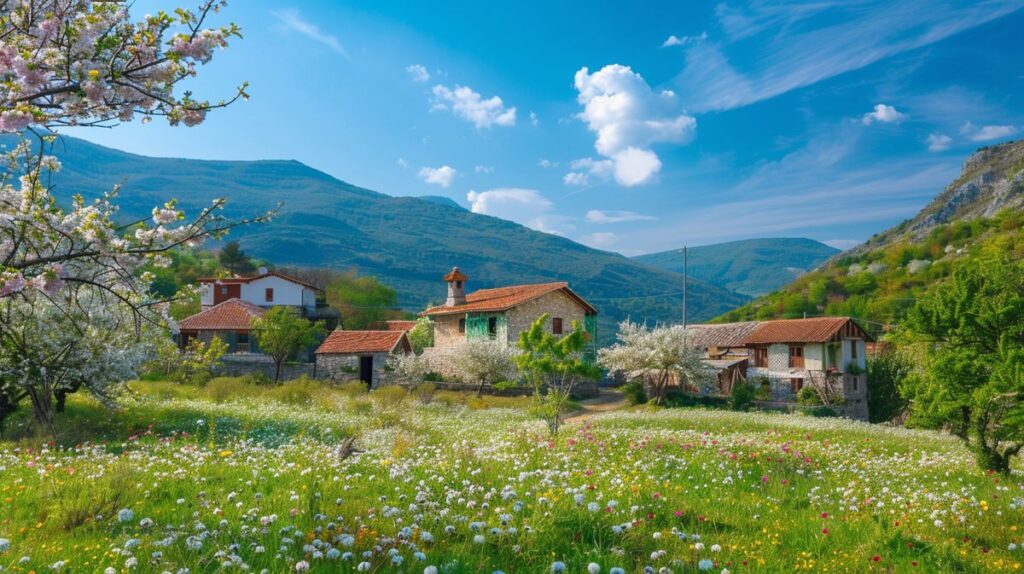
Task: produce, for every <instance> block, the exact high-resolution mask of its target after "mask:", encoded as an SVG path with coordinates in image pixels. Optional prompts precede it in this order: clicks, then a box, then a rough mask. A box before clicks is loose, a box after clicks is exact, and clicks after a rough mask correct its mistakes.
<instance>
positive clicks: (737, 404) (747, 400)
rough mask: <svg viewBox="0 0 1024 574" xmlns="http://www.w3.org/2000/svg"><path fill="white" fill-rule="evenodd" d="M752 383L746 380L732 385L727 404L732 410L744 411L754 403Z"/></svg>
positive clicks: (754, 392)
mask: <svg viewBox="0 0 1024 574" xmlns="http://www.w3.org/2000/svg"><path fill="white" fill-rule="evenodd" d="M755 394H756V391H755V390H754V385H752V384H750V383H748V382H747V381H740V382H737V383H736V384H734V385H733V386H732V393H731V395H730V397H729V406H730V407H732V410H734V411H745V410H747V409H749V408H750V405H751V404H753V403H754V395H755Z"/></svg>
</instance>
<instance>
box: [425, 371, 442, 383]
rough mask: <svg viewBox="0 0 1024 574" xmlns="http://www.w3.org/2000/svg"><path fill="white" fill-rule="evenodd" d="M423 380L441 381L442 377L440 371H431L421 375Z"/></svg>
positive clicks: (429, 381)
mask: <svg viewBox="0 0 1024 574" xmlns="http://www.w3.org/2000/svg"><path fill="white" fill-rule="evenodd" d="M423 380H424V381H427V382H428V383H443V382H444V377H442V376H441V374H440V373H435V372H433V371H431V372H429V373H427V374H425V375H423Z"/></svg>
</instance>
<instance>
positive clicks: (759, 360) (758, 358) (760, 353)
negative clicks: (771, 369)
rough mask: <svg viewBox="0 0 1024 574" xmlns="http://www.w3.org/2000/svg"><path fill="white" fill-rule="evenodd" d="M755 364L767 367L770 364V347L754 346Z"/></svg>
mask: <svg viewBox="0 0 1024 574" xmlns="http://www.w3.org/2000/svg"><path fill="white" fill-rule="evenodd" d="M754 366H755V367H767V366H768V348H767V347H755V348H754Z"/></svg>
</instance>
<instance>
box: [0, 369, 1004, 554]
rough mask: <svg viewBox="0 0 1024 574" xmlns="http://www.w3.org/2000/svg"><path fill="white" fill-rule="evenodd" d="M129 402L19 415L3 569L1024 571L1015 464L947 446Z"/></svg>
mask: <svg viewBox="0 0 1024 574" xmlns="http://www.w3.org/2000/svg"><path fill="white" fill-rule="evenodd" d="M211 387H212V388H211ZM227 387H231V388H233V389H234V392H236V393H237V398H235V397H224V396H223V394H222V393H223V391H224V389H225V388H227ZM130 388H131V389H133V393H132V395H131V397H125V398H124V399H123V400H122V409H121V410H120V411H118V412H117V413H109V412H107V411H104V410H103V409H101V408H100V407H98V406H97V405H95V404H94V403H93V402H91V401H90V400H88V399H86V398H84V397H79V396H76V397H73V399H72V400H71V402H70V403H69V405H68V412H67V413H65V415H63V417H62V418H61V420H60V424H59V427H58V429H57V437H56V439H55V440H54V441H52V442H50V441H43V440H40V439H34V438H33V437H31V436H26V435H27V433H26V432H25V431H19V429H23V428H24V426H23V425H22V424H20V423H19V422H18V421H15V424H14V425H12V428H10V429H9V431H8V432H9V436H8V437H7V438H6V439H5V440H4V441H0V538H6V539H9V540H10V549H9V550H8V551H7V552H5V553H0V566H2V567H4V568H6V569H7V570H8V571H10V572H30V571H35V572H39V573H42V572H49V571H50V567H51V566H52V565H54V564H55V563H57V562H58V561H64V562H65V564H64V565H63V571H64V572H103V571H104V570H105V569H107V568H113V571H114V572H127V571H131V572H164V571H169V572H178V571H180V569H181V568H188V569H189V571H190V572H192V573H196V572H215V571H221V570H225V569H226V570H237V569H239V566H237V565H236V566H231V567H227V568H225V567H222V566H221V564H223V563H226V562H236V563H238V564H245V565H247V566H248V568H249V569H250V570H251V571H253V572H260V571H262V570H266V571H268V572H274V573H278V572H295V571H296V567H297V565H300V563H301V562H302V561H305V562H306V563H308V564H309V565H310V570H311V571H316V572H355V571H356V567H357V564H358V563H359V562H361V561H363V560H366V561H367V562H369V563H370V567H371V570H370V571H372V572H410V573H413V572H415V573H420V572H423V571H424V568H426V567H428V566H431V565H433V566H436V567H438V569H439V570H440V571H442V572H466V573H469V572H485V573H488V572H493V571H495V570H499V569H500V570H502V571H504V572H548V571H550V568H551V565H552V563H553V562H555V561H561V562H564V563H565V564H566V566H567V572H569V573H582V572H586V571H587V565H588V564H589V563H591V562H593V563H596V564H598V565H600V566H601V568H602V570H601V571H602V572H609V570H610V569H611V568H613V567H621V568H624V569H625V571H626V572H631V573H632V572H641V571H643V568H644V567H645V566H648V565H649V566H652V567H654V569H655V571H657V570H659V569H661V568H667V569H669V570H670V571H671V572H676V573H680V572H695V571H698V565H699V563H700V561H701V560H710V561H712V568H711V571H713V572H721V571H722V570H723V569H728V570H729V571H730V572H734V573H738V572H794V571H810V572H979V573H980V572H999V571H1015V570H1017V569H1019V568H1020V567H1021V562H1022V560H1024V550H1013V551H1011V550H1010V549H1009V548H1010V545H1011V544H1020V543H1021V542H1022V541H1021V536H1022V531H1021V530H1020V528H1021V525H1024V509H1022V508H1024V489H1022V481H1021V475H1020V474H1019V472H1018V474H1016V475H1014V476H1011V477H1008V478H1007V477H999V476H995V475H987V474H985V473H983V472H981V471H979V470H978V469H977V468H976V467H975V466H974V463H973V461H972V458H971V456H970V453H968V452H967V451H966V450H965V449H964V448H963V447H962V446H961V445H960V444H959V443H958V442H957V441H955V440H954V439H951V438H950V437H948V436H944V435H941V434H938V433H932V432H924V431H908V430H903V429H896V428H889V427H877V426H875V427H873V426H869V425H866V424H861V423H854V422H849V421H842V420H836V419H814V418H811V417H805V416H799V415H783V414H769V413H735V412H729V411H714V410H703V409H655V408H651V407H636V408H633V409H629V410H626V411H618V412H614V413H608V414H603V415H597V416H593V417H590V418H588V419H586V420H584V421H581V422H573V423H571V424H569V425H568V426H567V427H565V429H564V431H563V433H562V434H561V435H560V436H559V437H558V438H557V439H556V440H551V439H549V437H548V436H547V435H546V433H545V432H544V424H543V423H542V422H540V421H536V420H534V419H532V418H531V417H530V415H529V414H528V412H527V410H526V409H525V408H523V407H524V406H525V402H524V401H523V399H502V400H500V401H498V400H490V401H489V400H486V399H485V400H482V401H477V400H476V399H475V398H474V397H472V396H471V395H456V394H454V393H437V394H435V396H434V397H433V399H434V400H432V401H430V402H429V403H424V402H423V401H421V400H420V399H419V398H418V397H417V396H416V395H410V396H406V395H405V394H404V393H402V392H397V391H394V390H389V391H387V392H374V393H370V394H366V393H363V392H359V391H358V390H357V389H355V388H354V387H351V386H350V387H348V388H344V389H342V388H333V387H324V386H321V385H318V384H316V383H311V382H308V381H300V382H297V383H293V388H291V389H290V390H288V391H287V392H286V391H281V390H279V389H277V388H265V387H250V386H246V385H244V384H241V383H239V382H222V383H216V384H211V385H210V386H207V387H206V388H203V389H198V388H192V387H181V386H177V385H173V384H169V383H132V384H131V385H130ZM218 389H219V390H218ZM300 391H301V392H300ZM214 396H216V400H214V398H212V397H214ZM348 437H354V438H355V448H356V451H355V454H353V455H352V456H348V457H346V456H344V447H343V445H344V444H345V440H346V439H347V438H348ZM122 509H127V510H130V511H131V517H130V519H126V520H124V521H121V520H119V518H118V513H119V511H121V510H122ZM123 516H124V517H125V518H128V516H127V513H123ZM936 521H941V522H936ZM623 525H628V527H626V528H623ZM449 527H450V528H449ZM492 529H498V530H497V531H492ZM684 534H685V538H684V537H683V535H684ZM694 535H697V536H699V540H697V539H695V538H694ZM475 536H482V537H483V539H482V540H480V541H478V542H477V541H474V537H475ZM331 548H337V550H338V552H339V553H344V552H352V553H354V556H353V557H352V558H351V559H349V560H346V559H344V558H343V556H341V555H339V556H338V557H337V558H331V557H330V556H333V555H334V553H333V552H330V549H331ZM364 552H370V553H371V555H370V557H368V558H364V557H363V553H364ZM417 552H422V553H423V559H422V560H419V559H418V558H417V554H416V553H417ZM155 553H156V554H155ZM392 553H393V554H394V555H395V556H399V557H401V560H402V561H401V564H400V565H397V566H396V565H394V564H393V563H392V560H393V556H392ZM22 557H27V558H26V559H25V562H23V563H22V562H21V560H22ZM876 558H877V561H876V560H875V559H876ZM131 563H134V566H128V564H131ZM915 563H916V566H915V565H914V564H915ZM300 568H301V565H300Z"/></svg>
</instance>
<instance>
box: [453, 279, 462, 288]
mask: <svg viewBox="0 0 1024 574" xmlns="http://www.w3.org/2000/svg"><path fill="white" fill-rule="evenodd" d="M455 288H456V289H462V281H456V282H455Z"/></svg>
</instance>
